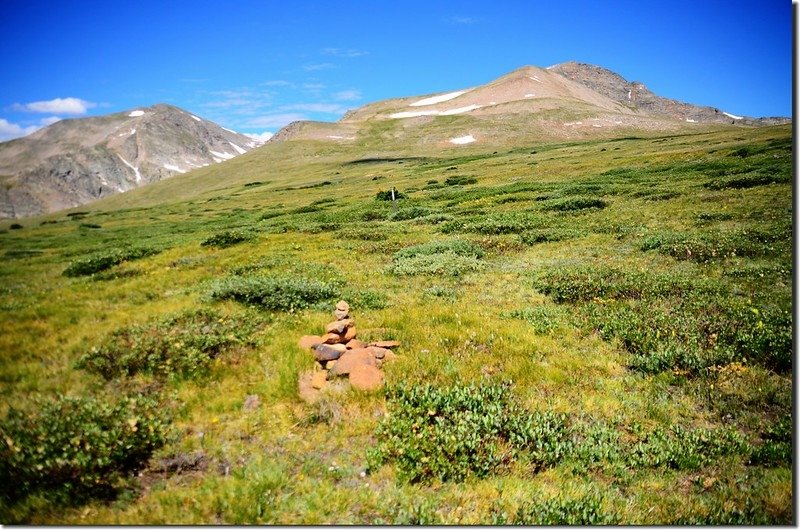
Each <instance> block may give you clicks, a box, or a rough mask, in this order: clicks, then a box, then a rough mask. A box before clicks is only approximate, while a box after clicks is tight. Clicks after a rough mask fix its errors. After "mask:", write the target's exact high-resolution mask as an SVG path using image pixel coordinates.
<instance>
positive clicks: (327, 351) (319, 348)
mask: <svg viewBox="0 0 800 530" xmlns="http://www.w3.org/2000/svg"><path fill="white" fill-rule="evenodd" d="M312 353H313V354H314V359H316V360H318V361H332V360H334V359H338V358H339V357H341V356H342V352H340V351H339V350H337V349H336V348H334V347H332V346H330V345H329V344H317V345H316V346H314V348H313V349H312Z"/></svg>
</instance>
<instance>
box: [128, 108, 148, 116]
mask: <svg viewBox="0 0 800 530" xmlns="http://www.w3.org/2000/svg"><path fill="white" fill-rule="evenodd" d="M139 116H144V111H143V110H134V111H133V112H131V113H130V114H128V117H129V118H138V117H139Z"/></svg>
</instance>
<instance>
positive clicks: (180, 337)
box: [78, 309, 253, 379]
mask: <svg viewBox="0 0 800 530" xmlns="http://www.w3.org/2000/svg"><path fill="white" fill-rule="evenodd" d="M252 327H253V326H252V324H250V323H248V322H247V321H245V320H243V319H239V318H230V317H223V316H221V315H219V314H218V313H216V312H213V311H209V310H206V309H200V310H195V311H189V312H186V313H182V314H179V315H172V316H168V317H166V318H162V319H159V320H155V321H152V322H149V323H147V324H143V325H139V326H131V327H126V328H122V329H118V330H116V331H114V332H113V333H112V334H111V335H110V336H108V337H107V338H106V339H105V340H104V341H103V343H102V344H101V345H100V346H99V347H96V348H92V349H91V350H90V351H89V352H87V353H86V354H84V355H83V356H82V357H81V358H80V359H79V360H78V367H79V368H84V369H86V370H88V371H90V372H94V373H97V374H99V375H101V376H103V377H104V378H106V379H113V378H115V377H122V376H132V375H134V374H137V373H144V374H150V375H156V376H159V377H191V376H196V375H199V374H201V373H203V372H204V371H205V369H206V368H207V366H208V363H209V362H210V361H211V360H212V359H213V358H215V357H216V356H217V355H219V354H220V353H221V352H222V351H224V350H225V349H227V348H230V347H232V346H235V345H237V344H243V343H246V342H247V340H248V339H247V336H248V333H249V332H250V331H252Z"/></svg>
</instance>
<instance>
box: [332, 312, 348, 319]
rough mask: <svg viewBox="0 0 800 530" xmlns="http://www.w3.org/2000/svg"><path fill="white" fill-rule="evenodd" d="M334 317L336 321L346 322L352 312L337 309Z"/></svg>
mask: <svg viewBox="0 0 800 530" xmlns="http://www.w3.org/2000/svg"><path fill="white" fill-rule="evenodd" d="M333 316H335V317H336V320H344V319H346V318H347V317H349V316H350V310H347V311H344V310H341V309H337V310H336V311H334V312H333Z"/></svg>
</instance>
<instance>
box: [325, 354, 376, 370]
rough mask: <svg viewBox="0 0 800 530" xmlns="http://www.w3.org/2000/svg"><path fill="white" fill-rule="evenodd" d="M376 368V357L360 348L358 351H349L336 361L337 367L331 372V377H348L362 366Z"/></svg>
mask: <svg viewBox="0 0 800 530" xmlns="http://www.w3.org/2000/svg"><path fill="white" fill-rule="evenodd" d="M365 364H366V365H371V366H375V356H374V355H372V352H371V351H369V350H368V349H366V348H359V349H357V350H347V351H346V352H345V353H343V354H342V356H341V357H339V359H338V360H337V361H336V365H334V367H333V368H331V370H330V375H331V376H336V375H347V374H349V373H350V371H351V370H352V369H353V368H354V367H356V366H361V365H365Z"/></svg>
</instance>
